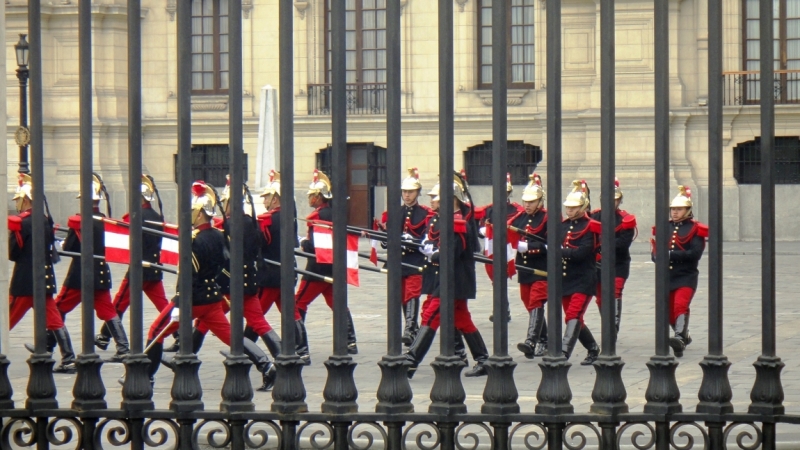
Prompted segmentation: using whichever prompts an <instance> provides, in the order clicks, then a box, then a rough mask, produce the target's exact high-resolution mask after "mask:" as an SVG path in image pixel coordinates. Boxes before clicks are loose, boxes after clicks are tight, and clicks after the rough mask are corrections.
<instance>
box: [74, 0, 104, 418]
mask: <svg viewBox="0 0 800 450" xmlns="http://www.w3.org/2000/svg"><path fill="white" fill-rule="evenodd" d="M78 67H79V72H80V77H79V80H78V103H79V108H80V127H79V128H80V169H81V176H80V190H81V199H80V204H81V208H80V211H81V261H80V263H81V327H82V331H83V333H82V334H81V341H82V342H81V344H82V351H81V354H80V355H79V356H78V358H77V361H76V366H77V368H78V374H77V375H76V376H75V385H74V387H73V389H72V394H73V396H74V400H73V402H72V407H73V408H74V409H78V410H90V409H104V408H105V407H106V401H105V399H104V397H105V391H106V389H105V386H103V379H102V378H101V377H100V367H101V366H102V365H103V360H102V359H100V356H99V355H97V354H96V353H95V352H94V293H95V287H94V285H95V279H94V278H95V277H94V219H93V218H92V217H93V215H94V211H93V207H92V4H91V1H90V0H79V1H78ZM106 201H109V199H106Z"/></svg>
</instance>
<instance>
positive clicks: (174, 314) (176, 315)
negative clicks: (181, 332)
mask: <svg viewBox="0 0 800 450" xmlns="http://www.w3.org/2000/svg"><path fill="white" fill-rule="evenodd" d="M180 316H181V310H180V308H178V307H177V306H176V307H174V308H172V311H171V312H170V317H171V318H172V321H173V322H177V321H178V319H179V318H180Z"/></svg>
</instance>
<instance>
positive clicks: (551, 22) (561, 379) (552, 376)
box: [536, 0, 574, 449]
mask: <svg viewBox="0 0 800 450" xmlns="http://www.w3.org/2000/svg"><path fill="white" fill-rule="evenodd" d="M546 46H547V50H546V52H547V192H549V195H548V196H547V209H548V210H549V211H550V213H549V214H548V216H547V229H548V230H549V232H548V233H547V248H548V251H547V298H548V299H549V300H548V302H547V325H548V326H547V343H548V344H547V355H545V357H544V358H542V362H540V363H539V367H541V369H542V378H541V381H540V383H539V388H538V390H537V391H536V399H537V401H538V403H537V404H536V412H537V413H539V414H568V413H572V412H573V411H574V408H573V407H572V405H571V404H570V401H571V400H572V390H571V389H570V387H569V380H567V372H568V371H569V368H570V364H569V362H567V358H565V357H564V354H563V349H562V345H561V329H562V326H561V321H562V320H563V318H562V314H561V293H562V292H563V290H562V287H561V278H562V275H561V274H562V270H561V214H560V211H561V0H547V43H546ZM554 428H558V425H555V424H548V433H550V435H551V436H550V437H551V438H552V439H557V442H554V441H548V442H549V446H550V447H549V448H551V449H552V448H560V442H561V434H560V432H559V434H558V438H556V437H555V436H554V434H555V433H554V432H553V429H554ZM556 444H558V447H554V445H556Z"/></svg>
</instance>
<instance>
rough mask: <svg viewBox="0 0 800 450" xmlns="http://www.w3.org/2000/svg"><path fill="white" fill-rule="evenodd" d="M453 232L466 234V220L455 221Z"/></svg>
mask: <svg viewBox="0 0 800 450" xmlns="http://www.w3.org/2000/svg"><path fill="white" fill-rule="evenodd" d="M453 231H454V232H455V233H456V234H466V233H467V221H466V220H464V219H453Z"/></svg>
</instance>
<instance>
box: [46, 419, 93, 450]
mask: <svg viewBox="0 0 800 450" xmlns="http://www.w3.org/2000/svg"><path fill="white" fill-rule="evenodd" d="M61 422H67V423H68V424H69V425H60V426H59V425H58V424H59V423H61ZM73 428H74V430H75V431H74V432H73ZM81 431H82V425H81V422H80V421H79V420H78V419H76V418H74V417H55V418H53V419H52V420H51V421H50V422H49V423H48V424H47V442H49V443H51V444H53V445H67V444H69V443H70V442H73V439H72V438H73V437H74V436H77V439H75V440H74V442H75V448H76V449H78V448H81V442H83V436H82V435H81ZM87 437H88V436H87Z"/></svg>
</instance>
